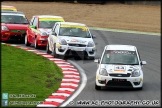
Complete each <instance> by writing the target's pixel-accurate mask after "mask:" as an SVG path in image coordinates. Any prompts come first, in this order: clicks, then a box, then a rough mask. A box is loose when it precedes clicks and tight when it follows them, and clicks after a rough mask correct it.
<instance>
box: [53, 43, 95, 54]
mask: <svg viewBox="0 0 162 108" xmlns="http://www.w3.org/2000/svg"><path fill="white" fill-rule="evenodd" d="M75 52H76V53H77V54H79V55H85V53H87V56H89V57H95V54H96V48H95V47H74V46H68V45H56V53H57V54H59V55H69V54H72V55H75Z"/></svg>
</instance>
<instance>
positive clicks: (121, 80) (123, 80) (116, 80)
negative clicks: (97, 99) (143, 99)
mask: <svg viewBox="0 0 162 108" xmlns="http://www.w3.org/2000/svg"><path fill="white" fill-rule="evenodd" d="M112 81H115V82H126V81H127V79H115V78H113V79H112Z"/></svg>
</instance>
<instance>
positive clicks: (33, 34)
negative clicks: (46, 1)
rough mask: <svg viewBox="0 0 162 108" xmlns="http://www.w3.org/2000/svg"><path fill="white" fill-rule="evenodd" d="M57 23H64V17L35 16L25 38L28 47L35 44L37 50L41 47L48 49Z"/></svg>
mask: <svg viewBox="0 0 162 108" xmlns="http://www.w3.org/2000/svg"><path fill="white" fill-rule="evenodd" d="M56 22H64V19H63V17H61V16H54V15H35V16H33V17H32V19H31V21H30V25H29V26H28V28H27V34H26V36H25V44H26V46H30V45H31V44H34V47H35V48H36V49H38V48H40V47H46V45H47V38H48V36H49V33H50V32H51V29H52V27H53V25H54V24H55V23H56Z"/></svg>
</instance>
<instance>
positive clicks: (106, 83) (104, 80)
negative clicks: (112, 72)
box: [96, 75, 143, 88]
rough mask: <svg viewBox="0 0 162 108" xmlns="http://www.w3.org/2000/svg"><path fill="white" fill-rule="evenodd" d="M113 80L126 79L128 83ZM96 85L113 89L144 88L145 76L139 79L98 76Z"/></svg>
mask: <svg viewBox="0 0 162 108" xmlns="http://www.w3.org/2000/svg"><path fill="white" fill-rule="evenodd" d="M113 79H115V80H116V79H122V80H123V79H124V80H126V81H124V80H123V81H118V80H116V81H114V80H113ZM96 85H97V86H102V87H113V88H140V87H142V86H143V76H142V75H141V76H139V77H111V76H102V75H97V76H96Z"/></svg>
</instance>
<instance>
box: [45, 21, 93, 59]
mask: <svg viewBox="0 0 162 108" xmlns="http://www.w3.org/2000/svg"><path fill="white" fill-rule="evenodd" d="M94 37H95V36H93V35H91V33H90V31H89V29H88V27H87V26H86V25H85V24H81V23H74V22H57V23H55V25H54V27H53V29H52V31H51V33H50V34H49V37H48V43H47V48H46V51H47V53H52V55H53V56H54V57H56V58H58V57H63V58H64V57H65V56H66V55H73V56H75V55H77V56H78V55H79V56H84V58H86V59H94V57H95V54H96V47H95V43H94V41H93V38H94Z"/></svg>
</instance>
